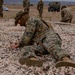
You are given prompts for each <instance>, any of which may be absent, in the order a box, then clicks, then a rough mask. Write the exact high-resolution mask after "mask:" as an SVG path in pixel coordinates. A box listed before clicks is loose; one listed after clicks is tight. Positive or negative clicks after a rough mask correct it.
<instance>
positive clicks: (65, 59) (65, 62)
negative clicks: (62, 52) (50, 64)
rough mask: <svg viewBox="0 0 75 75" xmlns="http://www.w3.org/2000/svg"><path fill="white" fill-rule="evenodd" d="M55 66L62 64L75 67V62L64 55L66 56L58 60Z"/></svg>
mask: <svg viewBox="0 0 75 75" xmlns="http://www.w3.org/2000/svg"><path fill="white" fill-rule="evenodd" d="M55 66H56V68H58V67H62V66H65V67H74V68H75V62H73V61H72V60H71V59H70V58H68V57H64V58H62V60H61V61H58V62H57V63H56V65H55Z"/></svg>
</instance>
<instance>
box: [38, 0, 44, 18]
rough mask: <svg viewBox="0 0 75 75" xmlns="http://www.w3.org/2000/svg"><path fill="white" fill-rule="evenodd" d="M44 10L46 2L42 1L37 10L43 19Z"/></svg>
mask: <svg viewBox="0 0 75 75" xmlns="http://www.w3.org/2000/svg"><path fill="white" fill-rule="evenodd" d="M43 8H44V2H43V1H42V0H40V1H39V2H38V4H37V10H38V12H39V17H40V18H42V14H43Z"/></svg>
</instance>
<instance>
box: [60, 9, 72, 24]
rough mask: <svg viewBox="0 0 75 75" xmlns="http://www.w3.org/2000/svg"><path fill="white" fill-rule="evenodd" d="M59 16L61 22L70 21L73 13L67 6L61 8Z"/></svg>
mask: <svg viewBox="0 0 75 75" xmlns="http://www.w3.org/2000/svg"><path fill="white" fill-rule="evenodd" d="M61 17H62V20H61V21H62V22H68V23H71V21H72V18H73V15H72V13H71V11H70V9H69V8H63V9H62V10H61Z"/></svg>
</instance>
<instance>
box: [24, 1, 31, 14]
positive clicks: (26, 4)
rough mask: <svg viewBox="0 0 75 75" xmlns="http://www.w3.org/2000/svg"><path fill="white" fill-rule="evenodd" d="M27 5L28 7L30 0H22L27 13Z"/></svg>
mask: <svg viewBox="0 0 75 75" xmlns="http://www.w3.org/2000/svg"><path fill="white" fill-rule="evenodd" d="M29 7H30V1H29V0H23V8H24V11H25V12H28V13H29Z"/></svg>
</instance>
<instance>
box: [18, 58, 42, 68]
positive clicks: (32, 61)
mask: <svg viewBox="0 0 75 75" xmlns="http://www.w3.org/2000/svg"><path fill="white" fill-rule="evenodd" d="M19 63H20V64H21V65H24V64H26V65H27V66H37V67H41V66H42V65H43V61H42V60H38V59H36V58H34V57H32V58H20V59H19Z"/></svg>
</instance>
